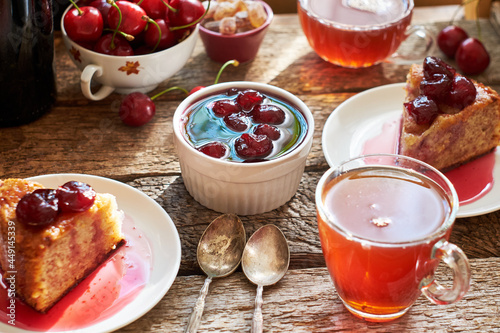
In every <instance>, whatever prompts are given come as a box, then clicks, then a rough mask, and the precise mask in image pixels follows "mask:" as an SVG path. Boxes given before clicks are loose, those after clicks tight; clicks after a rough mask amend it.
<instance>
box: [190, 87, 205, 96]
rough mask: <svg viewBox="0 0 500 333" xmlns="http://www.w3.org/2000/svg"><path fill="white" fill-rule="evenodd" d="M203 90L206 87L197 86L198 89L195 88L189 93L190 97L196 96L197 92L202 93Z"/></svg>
mask: <svg viewBox="0 0 500 333" xmlns="http://www.w3.org/2000/svg"><path fill="white" fill-rule="evenodd" d="M203 88H206V87H205V86H197V87H194V88H193V89H191V91H190V92H189V95H192V94H194V93H195V92H197V91H200V90H201V89H203Z"/></svg>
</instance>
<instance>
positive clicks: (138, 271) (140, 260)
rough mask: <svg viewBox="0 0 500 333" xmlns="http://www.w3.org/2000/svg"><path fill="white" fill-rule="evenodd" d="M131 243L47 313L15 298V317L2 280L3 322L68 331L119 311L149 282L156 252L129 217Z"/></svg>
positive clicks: (0, 316)
mask: <svg viewBox="0 0 500 333" xmlns="http://www.w3.org/2000/svg"><path fill="white" fill-rule="evenodd" d="M122 230H123V233H124V235H125V239H126V240H127V243H126V244H125V245H124V246H122V247H121V248H120V249H119V250H118V251H117V252H116V253H115V254H113V256H112V257H110V258H109V259H108V260H107V261H106V262H104V263H103V264H102V265H101V266H100V267H99V268H98V269H96V270H95V271H94V272H93V273H92V274H91V275H89V276H88V277H87V278H86V279H84V280H83V281H82V282H80V284H78V285H77V286H76V287H75V288H74V289H72V290H71V291H70V292H69V293H68V294H67V295H66V296H64V297H63V298H62V299H61V300H60V301H59V302H58V303H57V304H56V305H54V307H52V308H51V309H50V310H49V311H48V312H47V313H46V314H41V313H38V312H36V311H35V310H33V309H32V308H31V307H29V306H27V305H26V304H24V302H23V301H21V300H19V299H17V298H16V299H15V320H14V321H13V322H12V321H11V322H9V321H10V320H11V318H9V317H8V314H9V313H10V310H9V309H8V308H7V307H8V306H9V305H10V298H9V297H8V293H7V288H6V285H5V282H4V281H3V280H1V279H0V321H1V322H3V323H5V324H7V325H12V324H13V323H14V324H15V327H17V328H20V329H25V330H33V331H52V332H58V331H68V330H76V329H81V328H85V327H88V326H90V325H95V324H97V323H99V322H102V321H104V320H105V319H108V318H110V317H111V316H113V315H115V314H116V313H118V312H119V311H120V310H121V309H123V308H124V307H125V306H126V305H127V304H129V303H130V302H131V301H133V300H134V298H135V297H136V296H137V295H138V294H139V292H140V291H141V290H142V289H143V287H144V286H145V284H146V283H147V282H148V281H149V276H150V273H151V269H152V254H151V247H150V244H149V241H148V240H147V239H146V237H145V236H144V235H143V234H142V232H141V231H140V230H139V229H137V228H136V227H135V225H134V221H133V220H132V219H131V218H130V217H128V216H125V219H124V221H123V227H122Z"/></svg>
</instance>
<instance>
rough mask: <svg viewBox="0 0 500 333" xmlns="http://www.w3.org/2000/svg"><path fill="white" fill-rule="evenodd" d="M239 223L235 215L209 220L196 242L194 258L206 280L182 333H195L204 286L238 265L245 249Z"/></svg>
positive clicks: (203, 297)
mask: <svg viewBox="0 0 500 333" xmlns="http://www.w3.org/2000/svg"><path fill="white" fill-rule="evenodd" d="M245 241H246V233H245V228H244V227H243V223H242V222H241V220H240V219H239V217H238V216H237V215H235V214H224V215H221V216H219V217H218V218H216V219H215V220H213V221H212V222H211V223H210V225H209V226H208V227H207V228H206V229H205V231H204V232H203V235H202V236H201V238H200V242H199V243H198V250H197V259H198V264H199V265H200V268H201V269H202V270H203V272H205V274H206V275H207V278H206V279H205V283H204V285H203V287H202V288H201V290H200V296H199V297H198V300H197V301H196V304H195V306H194V309H193V312H192V313H191V316H190V318H189V321H188V326H187V327H186V330H185V332H191V333H192V332H196V331H197V330H198V326H199V325H200V320H201V316H202V314H203V309H204V307H205V298H206V296H207V294H208V287H209V285H210V283H211V282H212V279H213V278H218V277H225V276H228V275H229V274H231V273H233V272H234V271H235V270H236V268H237V267H238V266H239V264H240V261H241V256H242V253H243V249H244V247H245Z"/></svg>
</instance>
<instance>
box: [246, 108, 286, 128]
mask: <svg viewBox="0 0 500 333" xmlns="http://www.w3.org/2000/svg"><path fill="white" fill-rule="evenodd" d="M250 115H251V116H252V119H253V121H254V122H256V123H259V124H271V125H279V124H282V123H283V122H284V121H285V112H284V111H283V110H281V109H280V108H279V107H277V106H276V105H272V104H261V105H256V106H254V108H253V109H252V111H250Z"/></svg>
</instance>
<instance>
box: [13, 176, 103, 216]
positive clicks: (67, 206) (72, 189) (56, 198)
mask: <svg viewBox="0 0 500 333" xmlns="http://www.w3.org/2000/svg"><path fill="white" fill-rule="evenodd" d="M95 197H96V193H95V191H94V190H93V189H92V187H91V186H90V185H88V184H86V183H82V182H78V181H69V182H66V183H65V184H63V185H62V186H59V188H57V189H48V188H43V189H37V190H35V191H33V192H31V193H28V194H26V195H24V196H23V197H22V198H21V200H20V201H19V203H18V204H17V207H16V216H17V220H18V221H19V222H21V223H23V224H25V225H28V226H44V225H48V224H50V223H52V222H53V221H54V220H55V219H56V218H57V217H58V216H59V215H60V214H62V213H78V212H84V211H86V210H88V209H89V208H90V207H92V205H93V204H94V201H95Z"/></svg>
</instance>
